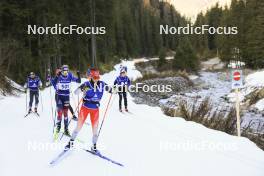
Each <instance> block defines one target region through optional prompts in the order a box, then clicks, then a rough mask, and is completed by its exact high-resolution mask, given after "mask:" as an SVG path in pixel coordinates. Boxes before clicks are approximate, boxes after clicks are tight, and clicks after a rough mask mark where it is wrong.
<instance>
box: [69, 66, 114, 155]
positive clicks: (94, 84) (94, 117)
mask: <svg viewBox="0 0 264 176" xmlns="http://www.w3.org/2000/svg"><path fill="white" fill-rule="evenodd" d="M87 79H88V81H86V82H85V83H83V84H82V85H81V86H80V87H79V88H77V89H76V90H75V91H74V93H75V94H78V93H80V92H83V104H82V107H81V109H80V112H79V118H78V123H77V126H76V128H75V130H74V131H73V133H72V135H71V139H70V141H69V143H68V145H67V146H66V148H70V147H71V146H72V144H73V142H74V140H75V138H76V137H77V135H78V133H79V131H80V130H81V128H82V126H83V124H84V122H85V120H86V118H87V116H88V114H90V120H91V124H92V132H93V137H92V143H93V146H92V147H91V150H92V151H93V152H95V153H96V152H97V148H96V142H97V137H98V123H99V107H100V101H101V98H102V96H103V94H104V90H106V91H108V92H110V93H112V89H111V87H110V86H108V85H107V84H106V83H105V82H103V81H100V73H99V70H98V69H88V71H87Z"/></svg>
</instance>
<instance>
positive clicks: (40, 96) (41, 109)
mask: <svg viewBox="0 0 264 176" xmlns="http://www.w3.org/2000/svg"><path fill="white" fill-rule="evenodd" d="M39 95H40V102H41V110H42V112H43V101H42V94H41V91H40V90H39Z"/></svg>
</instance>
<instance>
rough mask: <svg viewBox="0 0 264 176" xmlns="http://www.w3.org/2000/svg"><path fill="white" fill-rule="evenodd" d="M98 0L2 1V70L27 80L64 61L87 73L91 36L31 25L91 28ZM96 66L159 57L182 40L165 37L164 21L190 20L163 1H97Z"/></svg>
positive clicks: (0, 67)
mask: <svg viewBox="0 0 264 176" xmlns="http://www.w3.org/2000/svg"><path fill="white" fill-rule="evenodd" d="M91 2H92V0H74V1H72V0H56V1H54V0H1V2H0V51H1V52H0V69H1V72H2V73H4V74H6V75H8V76H9V77H11V78H12V79H14V80H16V81H18V82H20V83H21V82H22V81H24V79H25V76H26V75H27V74H28V73H29V72H30V71H35V72H36V73H38V74H39V75H40V76H41V77H42V78H44V77H45V75H46V74H47V70H48V69H51V70H54V69H55V68H57V67H59V66H60V65H61V64H69V65H70V67H71V69H73V70H76V69H79V70H81V71H85V70H86V68H87V67H89V66H91V63H92V47H91V35H86V34H83V35H77V34H72V35H28V34H27V25H28V24H31V25H34V24H35V25H38V26H44V27H45V26H54V24H61V25H62V26H69V25H70V24H75V25H78V26H83V27H86V26H91V25H92V24H91V23H92V20H91V8H92V7H93V6H92V4H91ZM94 2H95V5H94V11H95V24H96V26H105V27H106V34H105V35H96V47H97V52H96V56H97V59H96V65H97V66H98V67H101V69H103V70H104V69H107V67H109V65H111V63H112V64H113V63H114V62H117V61H118V60H119V59H120V58H128V57H140V56H154V55H158V54H159V52H160V50H161V49H162V48H163V47H165V48H166V50H175V48H176V47H177V45H178V38H177V37H175V36H161V35H160V34H159V24H169V25H171V26H178V25H181V24H183V23H186V20H185V19H184V18H183V17H181V16H180V15H179V13H178V12H176V11H175V9H174V7H173V6H171V5H169V4H167V3H163V2H159V0H96V1H94Z"/></svg>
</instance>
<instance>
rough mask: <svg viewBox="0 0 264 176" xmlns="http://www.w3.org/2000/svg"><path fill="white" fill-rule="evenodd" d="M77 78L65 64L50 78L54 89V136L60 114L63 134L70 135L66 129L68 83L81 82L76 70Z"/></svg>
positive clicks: (68, 100)
mask: <svg viewBox="0 0 264 176" xmlns="http://www.w3.org/2000/svg"><path fill="white" fill-rule="evenodd" d="M77 74H78V78H77V77H74V76H73V74H72V73H71V72H70V71H69V67H68V66H67V65H63V66H62V68H61V71H60V72H57V75H56V76H55V78H54V79H52V80H51V83H52V85H53V87H54V88H55V90H56V104H57V113H58V116H57V123H56V124H57V129H56V131H55V136H54V138H55V139H56V138H57V135H58V133H59V131H60V129H61V121H62V114H63V115H64V134H65V135H68V136H69V135H70V133H69V130H68V125H69V124H68V110H69V105H70V84H71V82H77V83H81V78H80V73H79V72H78V73H77Z"/></svg>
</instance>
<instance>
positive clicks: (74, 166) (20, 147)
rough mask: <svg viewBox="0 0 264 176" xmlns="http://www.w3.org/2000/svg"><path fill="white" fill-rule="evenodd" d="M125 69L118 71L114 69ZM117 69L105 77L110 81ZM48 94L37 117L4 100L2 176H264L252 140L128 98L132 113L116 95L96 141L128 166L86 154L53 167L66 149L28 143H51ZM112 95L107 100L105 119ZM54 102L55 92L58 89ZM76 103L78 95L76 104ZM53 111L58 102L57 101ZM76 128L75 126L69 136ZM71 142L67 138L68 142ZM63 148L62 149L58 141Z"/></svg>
mask: <svg viewBox="0 0 264 176" xmlns="http://www.w3.org/2000/svg"><path fill="white" fill-rule="evenodd" d="M122 64H123V65H127V66H128V73H129V77H133V78H135V77H138V76H141V74H140V73H139V72H138V71H137V70H135V67H134V62H133V61H127V62H124V63H122ZM115 68H116V69H118V68H119V65H117V66H116V67H115ZM116 75H117V71H112V72H110V73H108V74H105V75H103V76H102V79H103V80H104V81H106V82H108V83H110V84H111V83H112V82H113V81H114V79H115V76H116ZM75 86H76V85H73V87H75ZM49 91H50V90H49V88H48V89H45V90H44V91H41V102H43V111H42V106H41V104H40V106H39V111H40V114H41V117H40V118H38V117H35V116H34V115H32V116H29V117H28V118H24V117H23V115H24V114H25V99H26V98H25V95H21V96H20V97H5V98H4V99H1V100H0V112H1V123H0V134H1V141H2V142H1V143H0V175H1V176H16V175H28V176H31V175H32V176H33V175H38V176H42V175H43V176H47V175H51V176H53V175H63V176H68V175H69V176H72V175H80V176H82V175H96V176H119V175H120V176H145V175H157V176H158V175H184V176H195V175H203V176H211V175H214V176H231V175H239V176H248V175H250V176H263V175H264V170H263V165H264V152H263V151H262V150H260V149H259V148H258V147H257V146H256V145H255V144H254V143H253V142H251V141H249V140H248V139H246V138H243V137H242V138H238V137H235V136H230V135H227V134H225V133H223V132H219V131H215V130H211V129H208V128H205V127H204V126H202V125H199V124H197V123H194V122H187V121H185V120H183V119H182V118H168V117H166V116H165V115H164V114H163V113H162V111H161V110H160V108H158V107H149V106H147V105H137V104H135V103H133V101H132V98H131V97H130V96H129V101H128V103H129V109H130V111H131V112H132V113H131V114H129V113H128V114H122V113H120V112H119V111H118V97H117V95H114V97H113V99H112V102H111V104H110V110H109V112H108V114H107V117H106V120H105V123H104V126H103V128H102V133H101V136H100V138H99V141H98V147H99V149H101V153H103V154H104V155H106V156H108V157H110V158H111V159H113V160H116V161H118V162H121V163H122V164H124V165H125V167H120V166H116V165H113V164H112V163H109V162H107V161H105V160H103V159H100V158H97V157H95V156H93V155H90V154H88V153H87V152H85V151H82V150H77V149H76V150H74V151H72V152H71V153H70V155H68V156H67V157H66V158H64V160H62V161H61V162H60V163H58V165H56V166H54V167H51V166H49V162H50V161H51V160H52V159H53V158H54V157H55V156H56V155H57V154H58V153H59V152H60V151H61V150H58V149H57V150H55V149H52V148H51V147H50V148H47V150H40V149H39V150H33V149H32V147H30V145H29V144H30V143H34V142H35V143H36V144H39V145H41V144H48V143H50V142H52V127H53V122H52V114H51V105H50V94H49V93H50V92H49ZM109 96H110V94H108V93H105V95H104V97H103V100H102V102H101V111H100V114H101V117H102V114H103V112H104V109H105V107H106V104H107V101H108V98H109ZM51 97H52V100H53V97H54V92H53V90H52V96H51ZM77 101H78V98H77V97H76V96H73V95H72V105H73V106H76V104H77ZM53 106H54V102H53ZM75 123H76V122H73V123H71V128H70V129H71V131H72V130H73V128H74V126H75V125H76V124H75ZM90 128H91V127H90V126H87V125H85V126H84V127H83V129H82V131H81V133H80V135H79V138H80V139H81V140H83V141H87V142H88V144H90V138H91V129H90ZM66 141H67V140H66V139H64V141H63V142H66ZM58 144H60V143H58Z"/></svg>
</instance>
